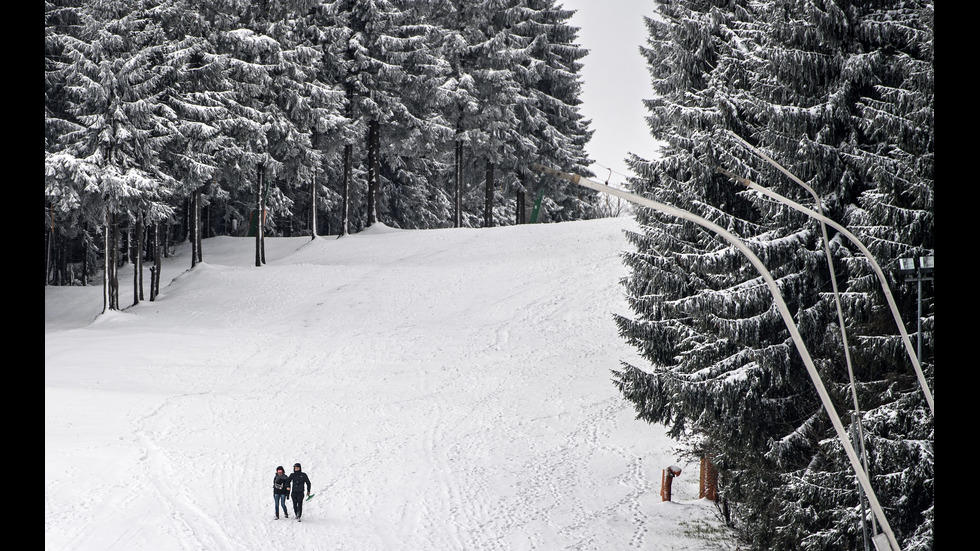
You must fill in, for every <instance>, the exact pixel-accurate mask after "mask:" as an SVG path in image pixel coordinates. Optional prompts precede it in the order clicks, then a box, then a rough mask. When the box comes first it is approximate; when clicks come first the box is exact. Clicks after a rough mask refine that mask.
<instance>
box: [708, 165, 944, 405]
mask: <svg viewBox="0 0 980 551" xmlns="http://www.w3.org/2000/svg"><path fill="white" fill-rule="evenodd" d="M720 172H722V173H723V174H726V175H727V176H729V177H731V178H733V179H735V180H736V181H737V182H739V183H740V184H742V185H743V186H745V187H747V188H749V189H754V190H756V191H758V192H759V193H762V194H763V195H765V196H767V197H770V198H772V199H775V200H776V201H779V202H780V203H783V204H784V205H788V206H789V207H791V208H793V209H795V210H798V211H800V212H802V213H803V214H806V215H807V216H809V217H810V218H814V219H816V220H821V221H823V222H825V223H826V224H827V225H829V226H830V227H832V228H834V229H835V230H837V231H839V232H840V233H841V234H842V235H844V236H845V237H847V238H848V239H849V240H850V241H851V242H852V243H854V244H855V245H856V246H857V247H858V248H859V249H860V250H861V252H862V253H863V254H864V256H865V257H866V258H867V259H868V263H869V264H871V268H872V269H873V270H874V272H875V274H876V275H877V276H878V280H879V281H880V282H881V288H882V291H884V294H885V301H886V302H888V306H889V308H891V312H892V316H893V317H894V318H895V325H897V326H898V331H899V333H901V335H902V343H903V344H904V345H905V351H906V352H907V353H908V356H909V359H910V360H912V369H914V370H915V375H916V377H917V378H918V380H919V386H920V387H922V392H923V393H924V394H925V397H926V402H927V403H928V404H929V411H930V412H931V413H932V414H933V416H935V415H936V408H935V405H934V403H933V399H932V391H931V390H929V384H928V383H927V382H926V377H925V375H924V374H923V373H922V366H921V365H919V359H918V358H917V357H916V354H915V349H914V348H913V347H912V341H911V339H910V338H909V334H908V332H907V331H906V330H905V323H904V322H903V321H902V316H901V315H900V314H899V313H898V306H897V305H896V304H895V299H894V298H893V297H892V291H891V288H890V287H889V286H888V281H887V280H886V279H885V274H884V272H882V271H881V266H879V265H878V262H877V261H876V260H875V257H874V255H872V254H871V251H869V250H868V248H867V247H865V246H864V243H861V241H859V240H858V238H857V237H855V235H854V234H853V233H851V232H850V231H848V230H847V228H845V227H844V226H841V225H840V224H838V223H837V222H835V221H834V220H832V219H830V218H827V217H826V216H824V215H822V214H818V213H816V212H814V211H812V210H810V209H808V208H806V207H804V206H803V205H801V204H799V203H797V202H795V201H792V200H790V199H787V198H786V197H783V196H782V195H780V194H778V193H776V192H774V191H770V190H769V189H766V188H764V187H762V186H760V185H758V184H756V183H754V182H752V181H751V180H748V179H746V178H742V177H740V176H736V175H735V174H732V173H731V172H730V171H727V170H724V169H721V170H720ZM793 178H794V179H795V180H796V181H799V179H798V178H796V177H795V176H794V177H793ZM801 183H802V182H801Z"/></svg>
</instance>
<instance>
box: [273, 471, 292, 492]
mask: <svg viewBox="0 0 980 551" xmlns="http://www.w3.org/2000/svg"><path fill="white" fill-rule="evenodd" d="M272 493H273V494H283V495H287V496H288V495H289V477H288V476H286V475H285V474H276V477H275V478H273V479H272Z"/></svg>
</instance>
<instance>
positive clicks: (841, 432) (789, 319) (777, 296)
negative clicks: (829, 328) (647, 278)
mask: <svg viewBox="0 0 980 551" xmlns="http://www.w3.org/2000/svg"><path fill="white" fill-rule="evenodd" d="M532 168H534V169H535V170H537V171H539V172H544V173H545V174H551V175H553V176H557V177H559V178H562V179H565V180H568V181H569V182H571V183H573V184H576V185H580V186H584V187H587V188H590V189H593V190H595V191H601V192H603V193H608V194H610V195H615V196H617V197H621V198H623V199H626V200H627V201H630V202H632V203H635V204H637V205H641V206H645V207H649V208H652V209H655V210H658V211H660V212H664V213H666V214H670V215H673V216H676V217H678V218H683V219H684V220H689V221H691V222H694V223H695V224H698V225H699V226H702V227H704V228H707V229H708V230H711V231H712V232H714V233H716V234H718V235H719V236H721V237H722V238H724V239H725V240H726V241H728V242H729V243H731V244H732V246H734V247H735V248H736V249H738V250H739V251H740V252H741V253H742V254H743V255H745V257H746V258H748V259H749V262H750V263H751V264H752V265H753V266H754V267H755V269H756V270H758V272H759V274H761V275H762V279H763V280H764V281H765V282H766V285H767V286H768V287H769V292H770V293H772V297H773V301H774V302H775V304H776V308H777V310H779V314H780V315H781V316H782V318H783V323H785V324H786V328H787V329H788V330H789V334H790V336H791V337H792V339H793V343H794V344H795V345H796V349H797V351H798V352H799V354H800V357H801V358H802V359H803V363H804V365H806V369H807V373H808V374H809V375H810V379H811V380H812V381H813V386H814V387H815V388H816V390H817V394H818V395H819V396H820V401H821V403H822V404H823V407H824V409H825V410H826V411H827V415H828V416H829V417H830V421H831V423H832V424H833V426H834V430H835V431H836V432H837V439H838V440H840V442H841V444H842V445H843V447H844V451H845V452H846V454H847V458H848V459H849V460H850V462H851V467H852V468H853V469H854V473H855V475H856V476H857V478H858V481H859V482H860V484H861V486H862V487H863V488H864V491H865V492H866V493H867V495H868V500H869V502H870V503H871V510H872V511H873V512H874V514H875V516H876V517H877V518H878V521H879V522H880V523H881V526H882V529H883V530H884V535H885V536H886V537H887V541H888V544H889V545H890V547H891V549H892V551H901V547H899V545H898V540H896V539H895V534H894V533H893V532H892V529H891V526H890V525H889V524H888V519H886V518H885V512H884V510H883V509H882V508H881V504H880V503H879V502H878V497H877V496H876V495H875V493H874V489H873V488H872V487H871V482H870V481H869V480H868V476H867V473H866V472H865V471H864V468H863V467H862V465H861V460H860V458H858V455H857V452H855V451H854V446H852V445H851V442H850V439H849V438H848V436H847V431H846V430H845V429H844V425H843V423H841V420H840V416H838V415H837V410H836V409H835V408H834V404H833V402H832V401H831V400H830V395H829V394H828V393H827V389H826V388H825V387H824V384H823V380H822V379H821V378H820V374H819V372H817V368H816V366H815V365H814V364H813V359H812V358H811V357H810V352H809V350H807V348H806V344H805V343H804V342H803V337H802V336H801V335H800V331H799V329H798V328H797V326H796V322H795V321H793V315H792V314H791V313H790V311H789V307H788V306H786V302H785V301H784V300H783V296H782V294H781V293H780V291H779V286H778V285H777V284H776V280H775V279H773V277H772V274H770V273H769V270H767V269H766V266H765V265H764V264H763V263H762V261H761V260H759V257H757V256H756V255H755V253H753V252H752V250H751V249H749V248H748V246H747V245H746V244H745V243H744V242H742V240H740V239H739V238H737V237H735V236H734V235H733V234H732V233H730V232H729V231H727V230H726V229H724V228H722V227H721V226H719V225H717V224H715V223H713V222H711V221H709V220H706V219H704V218H701V217H700V216H698V215H696V214H694V213H692V212H688V211H686V210H683V209H679V208H677V207H671V206H668V205H665V204H663V203H658V202H656V201H653V200H652V199H647V198H646V197H641V196H639V195H635V194H632V193H628V192H625V191H621V190H618V189H615V188H611V187H609V186H605V185H603V184H600V183H598V182H594V181H592V180H589V179H588V178H585V177H583V176H580V175H578V174H569V173H567V172H561V171H558V170H555V169H553V168H549V167H546V166H542V165H539V164H535V165H533V166H532ZM814 214H815V213H814Z"/></svg>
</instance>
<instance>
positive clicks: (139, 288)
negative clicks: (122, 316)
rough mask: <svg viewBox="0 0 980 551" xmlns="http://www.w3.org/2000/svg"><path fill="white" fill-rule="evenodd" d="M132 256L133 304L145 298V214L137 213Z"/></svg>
mask: <svg viewBox="0 0 980 551" xmlns="http://www.w3.org/2000/svg"><path fill="white" fill-rule="evenodd" d="M130 245H131V247H130V249H131V250H130V253H129V255H130V258H131V259H132V261H133V305H134V306H135V305H137V304H139V303H140V301H141V300H143V214H142V213H137V214H136V222H135V224H134V226H133V239H132V241H131V243H130Z"/></svg>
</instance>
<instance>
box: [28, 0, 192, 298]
mask: <svg viewBox="0 0 980 551" xmlns="http://www.w3.org/2000/svg"><path fill="white" fill-rule="evenodd" d="M59 9H60V10H62V13H61V14H60V16H61V17H64V18H65V20H71V22H72V24H71V25H66V26H65V27H64V29H65V32H64V33H57V34H58V36H57V38H54V40H55V41H56V42H57V43H58V45H57V48H58V52H59V53H58V57H57V59H55V58H51V65H49V67H51V69H52V70H53V71H55V72H57V73H58V77H57V80H58V81H59V82H60V83H61V84H63V87H62V88H61V89H60V92H61V96H62V97H60V99H59V106H58V108H57V109H52V110H51V111H50V113H51V118H52V119H53V118H55V117H57V118H58V120H57V121H53V120H52V121H49V124H48V127H49V128H52V129H56V137H54V138H53V139H52V140H51V141H50V142H49V143H48V147H49V149H48V151H47V152H46V155H45V175H46V195H47V196H48V198H49V200H50V201H51V202H52V204H57V208H58V209H59V210H62V211H65V210H73V209H81V212H82V214H83V215H84V216H85V217H86V218H88V220H87V222H89V224H91V225H92V226H95V227H97V226H102V228H103V237H104V246H105V253H104V257H105V264H104V272H103V286H104V289H105V293H104V308H105V310H118V309H119V307H120V305H119V281H118V271H117V270H118V267H119V257H118V251H119V242H118V235H119V234H118V228H119V223H120V222H121V221H128V220H136V219H137V218H140V217H145V218H146V219H149V220H154V219H160V218H163V217H165V216H167V215H169V213H170V210H171V209H170V207H169V205H167V204H166V202H165V201H166V199H167V197H168V196H169V195H170V194H171V192H172V188H173V184H174V182H173V180H172V179H171V178H169V177H168V176H167V175H166V174H165V173H164V172H163V171H162V170H161V168H160V160H159V158H160V153H161V151H162V150H164V149H165V148H166V146H167V144H168V143H169V141H170V140H171V138H172V136H173V128H172V126H171V125H170V123H169V119H168V117H167V116H166V115H167V113H166V108H165V106H164V105H163V104H162V103H161V101H160V94H161V91H162V89H163V85H162V83H163V81H164V80H165V79H164V76H163V74H162V72H163V71H162V70H161V62H162V60H163V58H164V55H165V52H166V44H165V40H164V36H163V33H162V30H161V28H160V26H159V24H158V23H157V22H156V21H154V20H153V19H152V18H151V17H149V15H148V10H146V9H144V6H143V4H142V3H139V2H132V1H126V0H116V1H113V2H101V3H99V4H97V5H91V4H85V5H82V6H80V7H77V8H69V7H64V6H62V7H59ZM68 11H70V12H71V13H70V14H69V13H68ZM137 281H138V278H137ZM137 296H138V295H137Z"/></svg>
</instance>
